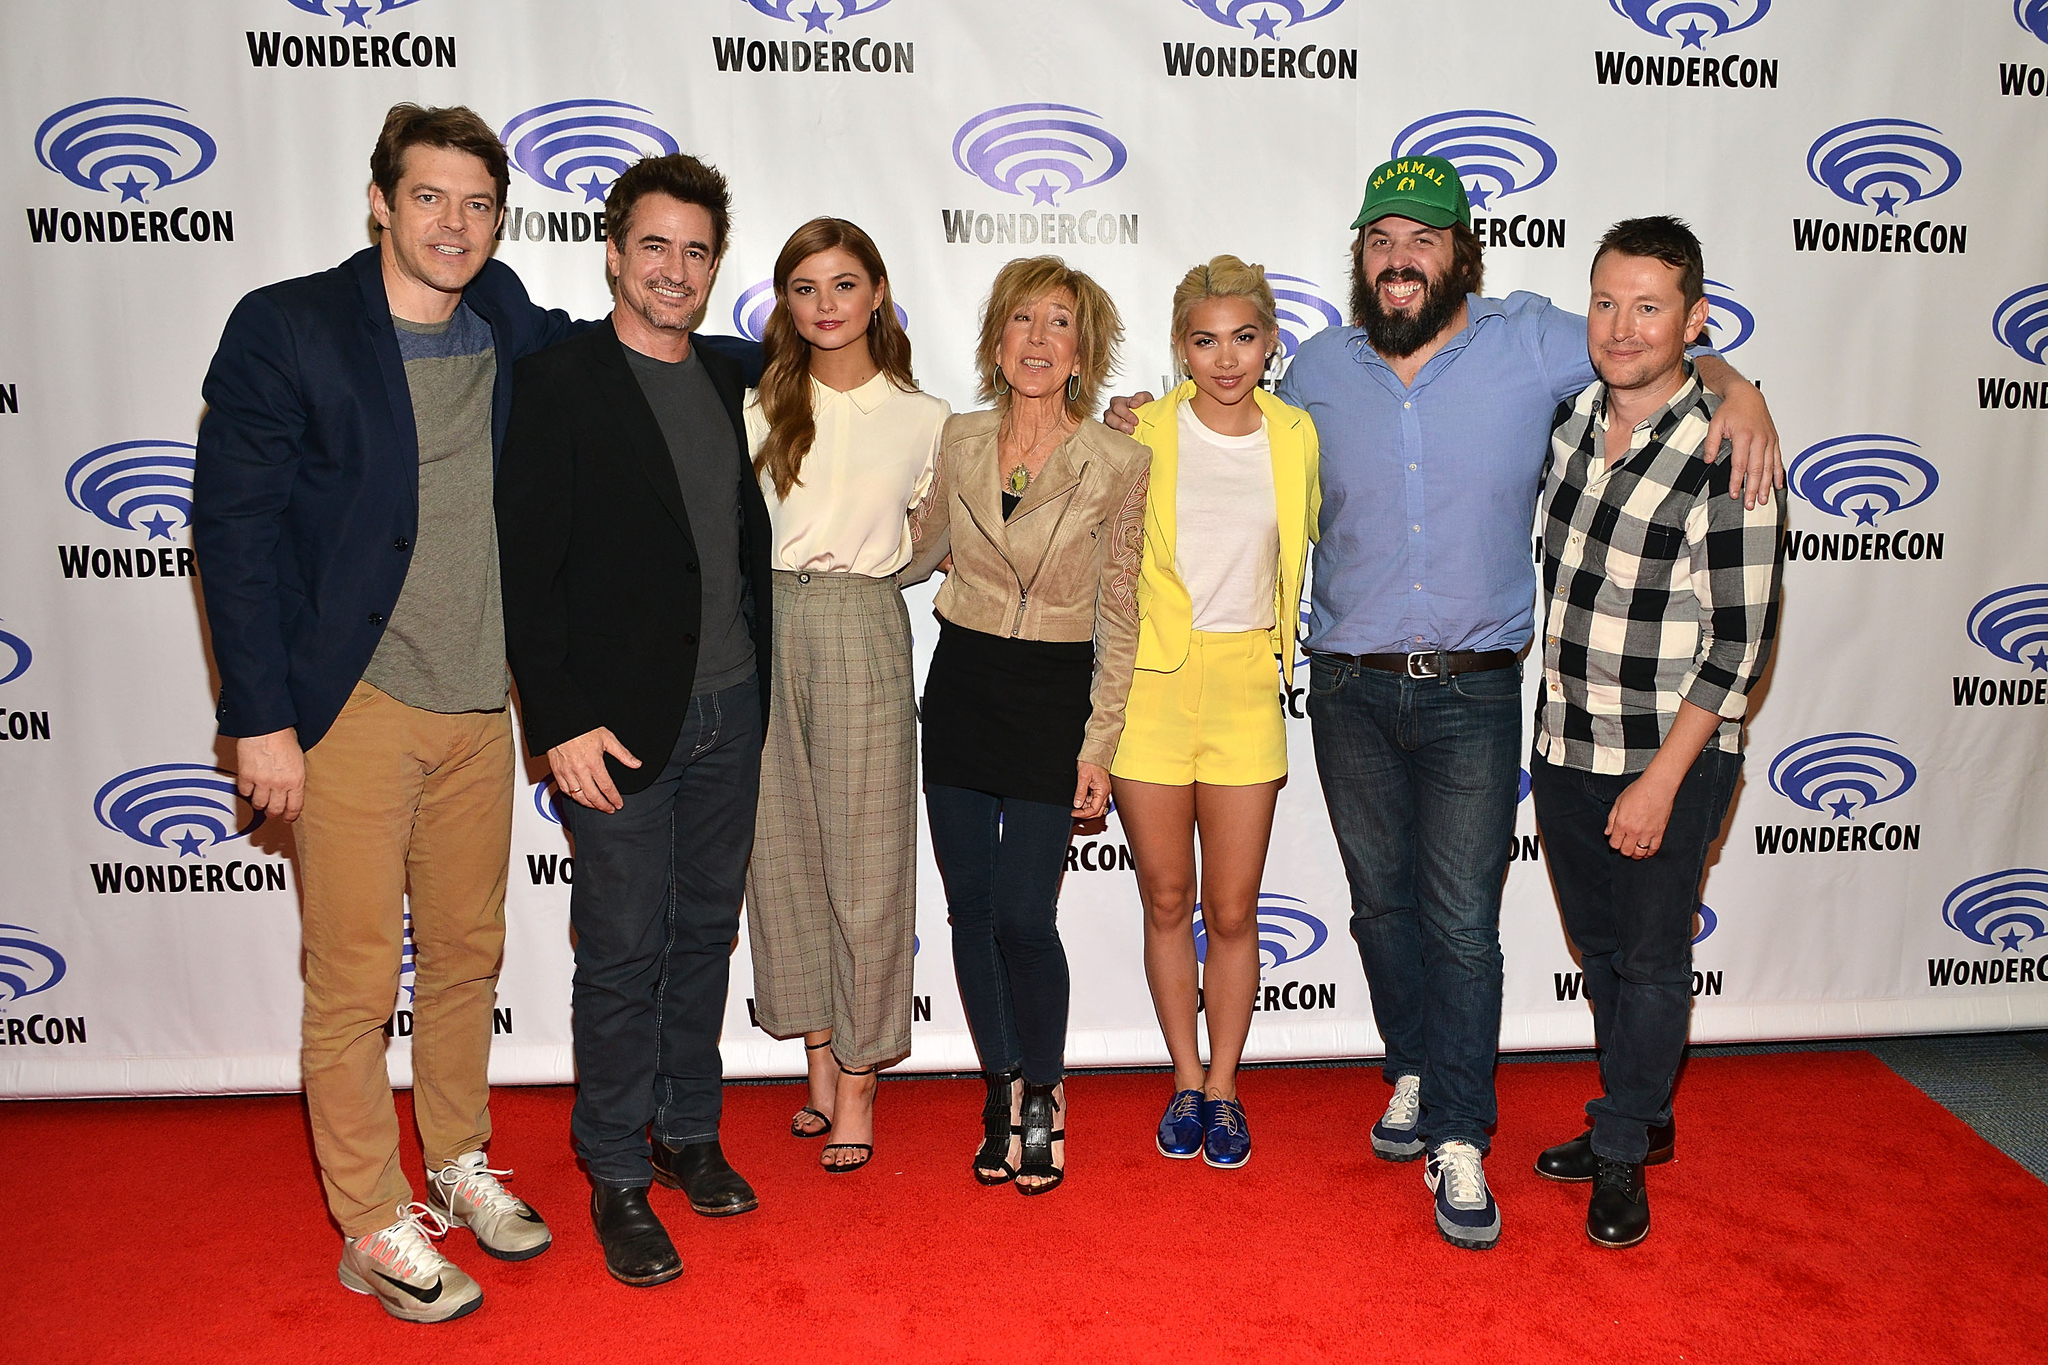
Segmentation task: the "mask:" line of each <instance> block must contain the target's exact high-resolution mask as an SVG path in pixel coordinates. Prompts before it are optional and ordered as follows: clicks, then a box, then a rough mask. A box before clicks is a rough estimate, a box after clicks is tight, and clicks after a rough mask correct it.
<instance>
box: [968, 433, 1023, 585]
mask: <svg viewBox="0 0 2048 1365" xmlns="http://www.w3.org/2000/svg"><path fill="white" fill-rule="evenodd" d="M962 455H963V456H964V458H963V459H962V460H961V461H960V463H961V466H962V469H961V474H960V477H959V484H958V487H959V490H960V501H961V502H962V503H963V504H964V505H965V506H966V508H967V511H968V514H969V515H970V516H971V517H973V519H974V524H975V525H976V526H977V527H979V528H980V529H981V532H982V534H984V535H986V536H987V537H988V539H989V543H990V544H992V545H994V546H995V548H996V553H998V554H1000V555H1001V556H1002V557H1003V558H1004V559H1006V560H1010V562H1011V563H1012V564H1013V565H1014V564H1015V562H1016V561H1015V560H1013V559H1011V556H1010V536H1009V528H1008V527H1007V526H1005V525H1004V524H1003V482H1002V474H1001V472H1000V471H999V470H997V468H996V463H997V459H996V431H995V430H991V431H990V432H989V434H988V435H987V436H986V437H984V438H982V439H981V440H980V441H979V442H977V443H975V444H974V445H972V446H969V447H968V448H967V449H966V450H964V451H963V452H962Z"/></svg>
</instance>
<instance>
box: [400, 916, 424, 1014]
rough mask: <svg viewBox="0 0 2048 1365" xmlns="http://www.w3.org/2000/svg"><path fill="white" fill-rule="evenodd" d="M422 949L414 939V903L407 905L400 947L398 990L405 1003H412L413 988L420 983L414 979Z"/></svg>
mask: <svg viewBox="0 0 2048 1365" xmlns="http://www.w3.org/2000/svg"><path fill="white" fill-rule="evenodd" d="M419 965H420V949H419V945H418V944H416V943H414V942H413V941H412V903H411V902H410V901H408V902H406V906H405V938H404V939H403V940H402V942H401V944H400V947H399V949H398V990H399V993H400V994H402V995H403V996H405V1003H406V1004H408V1005H410V1004H411V1003H412V997H413V989H414V987H415V986H416V985H417V984H418V982H417V981H416V980H415V979H414V978H415V975H416V973H417V972H418V971H419Z"/></svg>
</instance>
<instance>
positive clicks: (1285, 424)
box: [1132, 379, 1323, 686]
mask: <svg viewBox="0 0 2048 1365" xmlns="http://www.w3.org/2000/svg"><path fill="white" fill-rule="evenodd" d="M1194 392H1195V383H1194V381H1193V380H1192V379H1190V380H1185V381H1183V382H1182V383H1181V384H1180V385H1179V386H1178V387H1176V388H1175V389H1174V390H1173V392H1171V393H1169V394H1167V395H1166V396H1165V397H1164V398H1160V399H1157V400H1155V401H1153V402H1150V403H1147V404H1146V405H1145V406H1144V407H1142V408H1139V409H1138V429H1137V430H1136V431H1135V432H1133V433H1132V435H1134V436H1136V437H1137V439H1138V441H1139V442H1140V443H1141V444H1143V445H1145V446H1147V447H1148V448H1150V450H1151V451H1152V484H1151V489H1150V491H1149V492H1148V493H1147V495H1146V498H1145V560H1144V565H1143V567H1142V568H1141V569H1140V570H1139V572H1138V661H1137V666H1138V667H1139V668H1144V669H1150V670H1151V671H1153V672H1156V673H1171V672H1173V671H1174V670H1175V669H1177V668H1179V667H1180V666H1181V665H1182V664H1183V663H1185V662H1187V657H1188V644H1189V642H1190V640H1191V638H1192V636H1193V633H1194V622H1195V605H1194V599H1193V598H1192V597H1190V596H1189V595H1188V589H1187V585H1186V584H1185V583H1183V582H1181V580H1180V574H1179V573H1177V572H1176V571H1175V569H1174V543H1175V542H1174V515H1175V506H1176V501H1177V500H1176V487H1177V481H1178V478H1179V475H1180V405H1181V404H1182V403H1185V402H1187V401H1188V400H1189V399H1190V398H1192V397H1193V396H1194ZM1252 397H1253V398H1254V399H1256V400H1257V402H1258V405H1259V408H1260V410H1261V411H1262V412H1264V413H1265V415H1266V440H1267V444H1268V445H1270V446H1271V448H1272V453H1273V501H1274V505H1275V506H1274V510H1275V511H1276V512H1277V514H1278V516H1279V521H1280V562H1279V565H1278V566H1277V567H1278V569H1279V572H1278V573H1276V574H1275V575H1274V595H1273V632H1272V634H1273V652H1274V653H1275V654H1276V655H1278V656H1279V658H1280V667H1281V669H1282V671H1283V672H1284V673H1285V675H1286V678H1287V682H1288V685H1289V686H1292V685H1293V683H1294V636H1295V632H1296V631H1297V630H1298V629H1299V628H1300V626H1301V580H1302V575H1303V573H1304V572H1305V571H1306V569H1307V566H1308V546H1309V542H1310V541H1312V540H1314V539H1315V538H1316V518H1317V516H1318V514H1319V513H1320V512H1321V511H1322V502H1323V495H1322V489H1321V486H1320V485H1319V483H1318V482H1317V479H1316V461H1317V458H1318V447H1317V444H1316V425H1315V423H1314V422H1313V421H1312V420H1310V418H1309V415H1308V414H1307V413H1305V412H1303V411H1302V410H1301V409H1300V408H1295V407H1289V406H1288V405H1287V404H1285V403H1283V402H1281V401H1280V400H1279V399H1277V398H1275V397H1274V396H1273V395H1272V394H1270V393H1267V392H1266V391H1265V390H1264V389H1258V390H1255V391H1254V392H1253V394H1252Z"/></svg>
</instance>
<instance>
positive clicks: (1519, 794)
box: [1515, 768, 1531, 805]
mask: <svg viewBox="0 0 2048 1365" xmlns="http://www.w3.org/2000/svg"><path fill="white" fill-rule="evenodd" d="M1519 771H1520V773H1521V776H1520V778H1519V779H1518V785H1517V787H1516V788H1515V793H1516V794H1515V804H1517V805H1520V804H1521V803H1522V802H1524V801H1527V800H1528V799H1529V790H1530V786H1531V783H1530V780H1529V770H1528V769H1527V768H1522V769H1520V770H1519Z"/></svg>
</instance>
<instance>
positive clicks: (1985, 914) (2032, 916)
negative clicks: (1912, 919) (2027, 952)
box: [1941, 867, 2048, 953]
mask: <svg viewBox="0 0 2048 1365" xmlns="http://www.w3.org/2000/svg"><path fill="white" fill-rule="evenodd" d="M1941 919H1942V923H1944V924H1946V925H1948V927H1949V928H1951V929H1953V930H1955V931H1956V932H1957V933H1959V934H1961V935H1963V936H1964V937H1965V938H1969V939H1973V940H1975V941H1976V942H1978V943H1982V944H1984V945H1985V946H1986V947H1991V948H1997V949H1999V950H2001V951H2004V952H2013V953H2016V952H2018V951H2020V949H2022V948H2024V947H2025V946H2026V945H2027V944H2029V943H2034V942H2038V941H2039V940H2041V939H2044V938H2048V872H2044V871H2042V870H2041V869H2040V868H2038V867H2009V868H2007V869H2006V870H2005V871H2003V872H1993V873H1990V874H1988V875H1986V876H1982V877H1973V878H1971V879H1970V880H1969V881H1966V882H1964V883H1963V884H1962V885H1961V886H1959V887H1957V888H1956V889H1955V890H1953V891H1951V892H1949V893H1948V899H1947V900H1945V901H1943V902H1942V903H1941Z"/></svg>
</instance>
